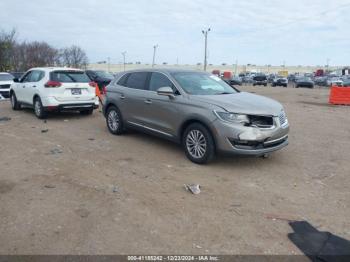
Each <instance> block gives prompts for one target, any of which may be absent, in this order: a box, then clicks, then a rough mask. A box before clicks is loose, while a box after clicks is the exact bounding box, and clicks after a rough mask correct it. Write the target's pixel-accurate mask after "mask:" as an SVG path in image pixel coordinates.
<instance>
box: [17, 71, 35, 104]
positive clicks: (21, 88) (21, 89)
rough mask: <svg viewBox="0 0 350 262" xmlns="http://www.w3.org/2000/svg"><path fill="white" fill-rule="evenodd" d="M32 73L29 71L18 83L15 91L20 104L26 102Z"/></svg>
mask: <svg viewBox="0 0 350 262" xmlns="http://www.w3.org/2000/svg"><path fill="white" fill-rule="evenodd" d="M31 73H32V71H28V72H27V73H26V74H25V75H24V76H23V77H22V78H21V79H20V81H19V82H18V83H16V88H15V89H14V91H15V94H16V97H17V100H18V101H20V102H26V97H25V95H26V86H27V83H28V82H29V79H30V75H31Z"/></svg>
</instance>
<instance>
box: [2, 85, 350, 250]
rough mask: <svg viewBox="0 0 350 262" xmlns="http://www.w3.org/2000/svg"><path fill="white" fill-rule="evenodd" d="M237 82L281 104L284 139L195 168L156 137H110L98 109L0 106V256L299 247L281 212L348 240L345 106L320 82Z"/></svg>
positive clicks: (349, 168)
mask: <svg viewBox="0 0 350 262" xmlns="http://www.w3.org/2000/svg"><path fill="white" fill-rule="evenodd" d="M241 89H243V90H247V91H251V92H255V93H257V94H263V95H266V96H269V97H272V98H275V99H277V100H279V101H280V102H282V103H283V104H284V106H285V108H286V112H287V115H288V117H289V121H290V124H291V132H290V145H289V146H288V147H287V148H285V149H283V150H281V151H279V152H277V153H274V154H272V155H271V157H270V158H268V159H262V158H236V157H219V158H218V159H217V160H216V161H214V162H213V163H212V164H210V165H207V166H199V165H195V164H193V163H191V162H189V161H188V160H187V159H186V157H185V155H184V153H183V151H182V150H181V148H180V147H179V146H177V145H174V144H172V143H170V142H167V141H163V140H160V139H158V138H154V137H150V136H147V135H143V134H139V133H136V132H131V133H128V134H126V135H123V136H120V137H116V136H112V135H111V134H109V133H108V131H107V128H106V126H105V122H104V118H103V117H102V114H101V113H100V112H98V111H95V113H94V114H93V116H88V117H82V116H80V115H78V114H64V115H54V116H51V117H49V118H48V120H47V122H46V123H45V122H44V121H40V120H38V119H36V118H35V116H34V114H33V113H32V112H31V110H22V111H19V112H14V111H12V110H11V109H10V104H9V102H7V101H6V102H0V117H4V116H6V117H10V118H11V120H10V121H1V122H0V148H1V150H0V221H1V223H0V254H135V253H137V254H158V253H162V254H169V253H172V254H174V253H176V254H178V253H183V254H184V253H186V254H205V253H210V254H300V251H299V249H298V248H297V247H296V246H295V245H294V244H293V243H292V242H291V241H290V240H289V239H288V237H287V234H288V233H290V232H292V229H291V227H290V226H289V225H288V222H287V221H286V220H288V219H291V220H306V221H308V222H309V223H311V224H312V225H313V226H315V227H317V228H318V229H319V230H321V231H330V232H332V233H333V234H336V235H338V236H340V237H343V238H345V239H350V220H349V217H350V201H349V199H350V162H349V158H350V107H341V106H338V107H333V106H328V105H327V100H328V90H325V89H315V90H308V89H292V88H288V89H286V88H271V87H257V88H253V87H242V88H241ZM44 129H48V131H47V132H45V133H42V130H44ZM185 183H199V184H200V185H201V186H202V192H201V194H199V195H196V196H195V195H192V194H190V193H189V192H186V191H185V190H184V186H183V185H184V184H185ZM114 191H115V192H114ZM274 218H277V219H274Z"/></svg>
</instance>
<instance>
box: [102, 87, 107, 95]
mask: <svg viewBox="0 0 350 262" xmlns="http://www.w3.org/2000/svg"><path fill="white" fill-rule="evenodd" d="M106 93H107V89H106V86H104V87H103V88H102V94H106Z"/></svg>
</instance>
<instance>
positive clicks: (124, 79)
mask: <svg viewBox="0 0 350 262" xmlns="http://www.w3.org/2000/svg"><path fill="white" fill-rule="evenodd" d="M129 76H130V74H125V75H123V76H122V77H121V78H120V79H119V81H118V83H117V84H118V85H120V86H126V80H128V77H129Z"/></svg>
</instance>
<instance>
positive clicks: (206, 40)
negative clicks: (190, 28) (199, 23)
mask: <svg viewBox="0 0 350 262" xmlns="http://www.w3.org/2000/svg"><path fill="white" fill-rule="evenodd" d="M209 32H210V28H208V29H207V30H202V33H203V35H204V71H207V63H208V61H207V56H208V51H207V49H208V33H209Z"/></svg>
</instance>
